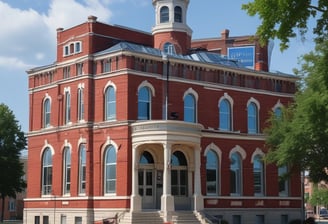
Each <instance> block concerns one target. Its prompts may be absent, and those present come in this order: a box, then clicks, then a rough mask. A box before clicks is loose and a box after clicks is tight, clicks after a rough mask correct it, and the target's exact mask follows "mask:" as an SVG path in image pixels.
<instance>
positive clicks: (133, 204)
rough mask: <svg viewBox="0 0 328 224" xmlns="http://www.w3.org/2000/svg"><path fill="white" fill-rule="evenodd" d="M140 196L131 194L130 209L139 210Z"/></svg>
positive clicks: (132, 210)
mask: <svg viewBox="0 0 328 224" xmlns="http://www.w3.org/2000/svg"><path fill="white" fill-rule="evenodd" d="M141 202H142V198H141V196H140V195H131V198H130V211H131V212H139V211H141Z"/></svg>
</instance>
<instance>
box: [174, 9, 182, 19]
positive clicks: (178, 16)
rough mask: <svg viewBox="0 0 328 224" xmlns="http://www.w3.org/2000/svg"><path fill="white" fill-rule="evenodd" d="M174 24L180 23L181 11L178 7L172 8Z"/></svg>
mask: <svg viewBox="0 0 328 224" xmlns="http://www.w3.org/2000/svg"><path fill="white" fill-rule="evenodd" d="M174 22H178V23H182V9H181V7H180V6H175V8H174Z"/></svg>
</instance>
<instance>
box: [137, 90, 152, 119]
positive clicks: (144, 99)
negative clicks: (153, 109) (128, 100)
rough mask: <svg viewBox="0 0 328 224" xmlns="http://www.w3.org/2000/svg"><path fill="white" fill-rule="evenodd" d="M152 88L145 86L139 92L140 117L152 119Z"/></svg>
mask: <svg viewBox="0 0 328 224" xmlns="http://www.w3.org/2000/svg"><path fill="white" fill-rule="evenodd" d="M150 103H151V101H150V90H149V88H148V87H146V86H144V87H142V88H141V89H140V90H139V93H138V119H139V120H150Z"/></svg>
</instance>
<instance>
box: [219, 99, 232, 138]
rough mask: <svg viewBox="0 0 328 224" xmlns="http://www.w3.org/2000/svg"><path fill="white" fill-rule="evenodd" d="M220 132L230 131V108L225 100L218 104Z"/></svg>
mask: <svg viewBox="0 0 328 224" xmlns="http://www.w3.org/2000/svg"><path fill="white" fill-rule="evenodd" d="M219 109H220V127H219V129H220V130H224V131H230V130H231V108H230V103H229V102H228V101H227V100H222V101H221V102H220V108H219Z"/></svg>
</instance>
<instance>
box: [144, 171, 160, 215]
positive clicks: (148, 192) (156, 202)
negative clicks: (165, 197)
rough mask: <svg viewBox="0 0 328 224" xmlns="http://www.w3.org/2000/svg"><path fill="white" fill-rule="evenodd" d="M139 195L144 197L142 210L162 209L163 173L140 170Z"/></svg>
mask: <svg viewBox="0 0 328 224" xmlns="http://www.w3.org/2000/svg"><path fill="white" fill-rule="evenodd" d="M138 183H139V195H140V196H141V197H142V209H160V206H161V196H162V193H163V171H160V170H155V169H147V168H145V169H139V172H138Z"/></svg>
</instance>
